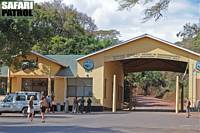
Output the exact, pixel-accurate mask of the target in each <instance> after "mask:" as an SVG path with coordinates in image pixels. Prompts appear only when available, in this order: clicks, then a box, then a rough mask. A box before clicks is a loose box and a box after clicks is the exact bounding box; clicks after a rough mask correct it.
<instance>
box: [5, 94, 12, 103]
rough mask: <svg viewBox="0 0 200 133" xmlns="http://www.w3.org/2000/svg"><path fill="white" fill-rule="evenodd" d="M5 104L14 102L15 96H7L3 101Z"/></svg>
mask: <svg viewBox="0 0 200 133" xmlns="http://www.w3.org/2000/svg"><path fill="white" fill-rule="evenodd" d="M3 101H4V102H12V101H13V96H9V95H8V96H6V97H5V98H4V100H3Z"/></svg>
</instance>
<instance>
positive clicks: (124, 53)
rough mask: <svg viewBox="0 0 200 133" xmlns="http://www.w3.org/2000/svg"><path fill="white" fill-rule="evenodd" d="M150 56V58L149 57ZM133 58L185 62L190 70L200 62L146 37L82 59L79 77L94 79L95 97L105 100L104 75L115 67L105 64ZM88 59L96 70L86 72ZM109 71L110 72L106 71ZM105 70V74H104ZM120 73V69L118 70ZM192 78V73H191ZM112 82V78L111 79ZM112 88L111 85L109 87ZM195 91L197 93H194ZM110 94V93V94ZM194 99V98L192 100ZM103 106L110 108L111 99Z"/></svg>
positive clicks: (183, 52) (191, 56)
mask: <svg viewBox="0 0 200 133" xmlns="http://www.w3.org/2000/svg"><path fill="white" fill-rule="evenodd" d="M149 55H150V56H149ZM133 58H159V59H168V60H176V61H183V62H188V63H190V65H191V66H190V69H191V70H192V69H194V68H195V63H196V61H197V60H200V57H199V56H197V55H194V54H192V53H189V52H187V51H184V50H181V49H178V48H176V47H173V46H170V45H168V44H164V43H162V42H160V41H157V40H154V39H151V38H148V37H144V38H142V39H138V40H135V41H133V42H129V43H127V44H124V45H121V46H118V47H115V48H112V49H110V50H107V51H104V52H101V53H98V54H95V55H92V56H88V57H87V58H84V59H81V60H79V61H78V67H77V72H78V76H80V77H86V75H89V76H90V77H93V79H94V80H93V90H94V96H95V97H97V98H99V99H101V103H102V99H103V90H104V89H103V88H104V84H103V82H104V75H102V73H104V74H105V76H108V75H106V73H107V71H108V70H113V68H114V66H112V65H111V66H109V65H108V66H107V68H106V63H105V65H104V62H112V61H117V60H125V59H133ZM86 59H92V60H93V61H94V65H95V68H94V69H93V70H92V72H89V73H87V72H85V70H84V68H83V62H84V61H85V60H86ZM106 69H108V70H106ZM104 70H105V72H104ZM118 70H119V71H120V70H121V69H120V67H119V68H118ZM189 75H190V76H191V75H192V73H191V72H190V74H189ZM193 78H194V77H193V76H192V77H190V78H189V79H190V80H189V82H190V83H189V89H190V91H189V93H190V94H189V95H190V97H191V95H192V97H194V95H196V94H194V93H195V91H196V87H195V85H194V82H193ZM109 80H110V78H109ZM108 86H109V88H110V85H108ZM194 90H195V91H194ZM108 93H110V92H108ZM192 99H193V98H192ZM103 101H104V102H103V104H104V105H105V106H110V105H111V103H110V99H109V100H107V99H104V100H103Z"/></svg>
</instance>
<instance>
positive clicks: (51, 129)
mask: <svg viewBox="0 0 200 133" xmlns="http://www.w3.org/2000/svg"><path fill="white" fill-rule="evenodd" d="M17 132H21V133H22V132H29V133H31V132H32V133H123V132H121V131H119V130H113V129H111V128H90V127H80V126H45V125H44V126H22V127H18V126H12V127H7V126H0V133H17Z"/></svg>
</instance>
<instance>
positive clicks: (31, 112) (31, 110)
mask: <svg viewBox="0 0 200 133" xmlns="http://www.w3.org/2000/svg"><path fill="white" fill-rule="evenodd" d="M33 100H34V96H31V97H30V100H29V102H28V110H27V112H28V118H29V119H30V120H31V121H33V116H34V108H33Z"/></svg>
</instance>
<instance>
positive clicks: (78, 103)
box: [72, 97, 92, 114]
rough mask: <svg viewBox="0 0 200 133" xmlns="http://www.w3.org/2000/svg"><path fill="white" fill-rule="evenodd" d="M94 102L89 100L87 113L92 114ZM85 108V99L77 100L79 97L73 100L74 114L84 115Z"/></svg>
mask: <svg viewBox="0 0 200 133" xmlns="http://www.w3.org/2000/svg"><path fill="white" fill-rule="evenodd" d="M91 105H92V100H91V99H90V98H88V99H87V109H86V113H89V112H91V110H92V109H91V108H92V106H91ZM84 107H85V99H84V97H81V99H77V97H75V98H74V100H73V106H72V113H79V112H80V113H81V114H83V112H84Z"/></svg>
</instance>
